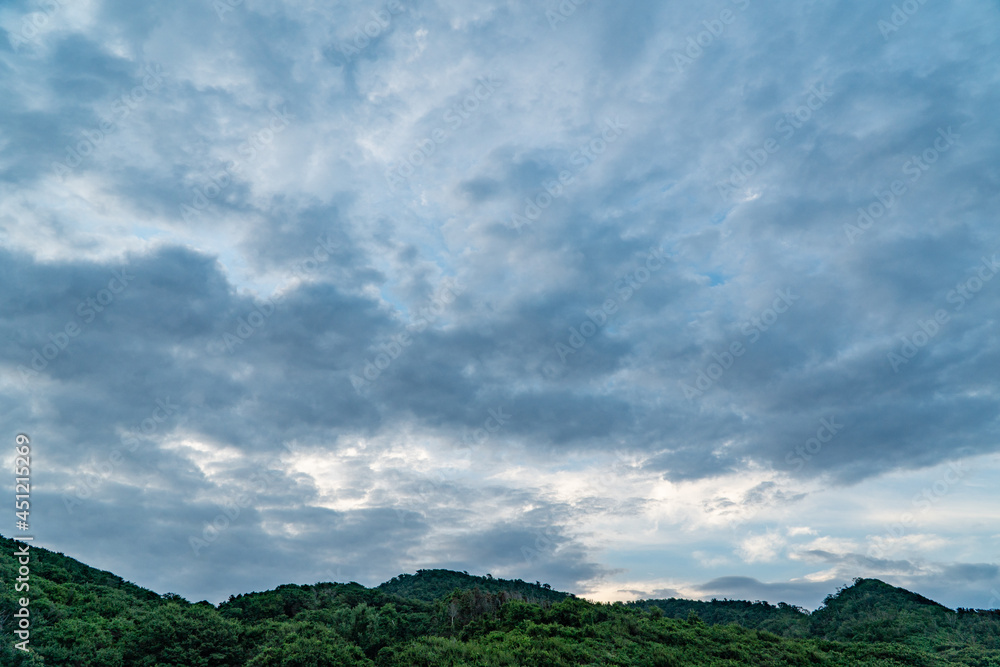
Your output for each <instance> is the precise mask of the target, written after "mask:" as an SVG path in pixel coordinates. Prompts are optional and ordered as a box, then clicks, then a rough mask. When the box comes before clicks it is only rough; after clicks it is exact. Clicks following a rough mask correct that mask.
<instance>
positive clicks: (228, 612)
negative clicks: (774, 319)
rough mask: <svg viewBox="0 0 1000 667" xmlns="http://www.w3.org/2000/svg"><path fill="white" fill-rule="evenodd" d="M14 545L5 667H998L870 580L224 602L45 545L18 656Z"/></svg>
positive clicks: (471, 588) (315, 595)
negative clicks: (821, 587)
mask: <svg viewBox="0 0 1000 667" xmlns="http://www.w3.org/2000/svg"><path fill="white" fill-rule="evenodd" d="M14 549H15V543H14V541H13V540H9V539H6V538H3V537H0V582H2V584H3V585H2V586H0V665H2V666H3V667H27V666H31V667H37V666H38V665H54V666H58V667H62V666H66V667H173V666H176V667H244V666H245V667H334V666H335V667H351V666H364V667H397V666H398V667H403V666H404V665H405V666H406V667H439V666H441V665H455V666H456V667H457V666H459V665H465V666H468V667H501V666H516V665H526V666H532V667H550V666H556V667H570V666H575V665H580V666H584V665H587V666H593V665H620V666H622V667H625V666H629V667H632V666H638V667H688V666H695V667H698V666H706V667H709V666H713V667H714V666H735V665H755V666H756V665H773V666H785V665H789V666H791V665H798V666H804V665H809V666H816V667H827V666H837V667H841V666H843V667H848V666H851V667H855V666H861V667H893V666H903V665H908V666H926V667H937V666H942V667H944V666H946V665H966V666H967V667H996V666H1000V645H998V644H1000V613H998V612H995V611H989V612H985V611H972V610H957V611H952V610H950V609H947V608H946V607H943V606H941V605H939V604H937V603H935V602H933V601H931V600H928V599H927V598H924V597H922V596H920V595H917V594H915V593H911V592H909V591H906V590H904V589H901V588H896V587H894V586H889V585H888V584H885V583H883V582H881V581H878V580H875V579H857V580H855V582H854V584H853V585H852V586H849V587H846V588H843V589H841V590H839V591H837V592H836V593H834V594H831V595H830V596H828V597H827V599H826V601H825V604H824V605H823V606H822V607H821V608H820V609H817V610H816V611H815V612H813V613H812V614H809V613H806V612H805V611H804V610H802V609H799V608H796V607H793V606H791V605H786V604H778V605H770V604H767V603H762V602H753V603H751V602H743V601H735V600H713V601H711V602H698V601H692V600H676V599H670V600H643V601H639V602H635V603H631V604H627V605H626V604H621V603H615V604H602V603H593V602H589V601H586V600H582V599H579V598H576V597H574V596H572V595H570V594H568V593H562V592H559V591H553V590H551V588H550V587H548V586H547V585H545V584H541V583H539V582H536V583H534V584H530V583H527V582H524V581H521V580H505V579H496V578H493V577H492V576H490V575H487V576H485V577H480V576H474V575H470V574H468V573H467V572H453V571H450V570H418V571H417V573H416V574H403V575H399V576H397V577H394V578H393V579H391V580H390V581H387V582H385V583H383V584H381V585H380V586H377V587H375V588H367V587H365V586H362V585H361V584H358V583H333V582H325V583H317V584H313V585H304V586H300V585H294V584H289V585H284V586H279V587H278V588H276V589H274V590H270V591H262V592H252V593H247V594H243V595H236V596H232V597H231V598H230V599H229V600H227V601H226V602H223V603H222V604H219V605H211V604H209V603H207V602H199V603H196V604H191V603H190V602H188V601H187V600H184V599H183V598H181V597H180V596H178V595H174V594H170V593H167V594H165V595H159V594H157V593H154V592H153V591H150V590H147V589H144V588H142V587H140V586H136V585H135V584H132V583H130V582H127V581H125V580H123V579H122V578H121V577H118V576H116V575H114V574H112V573H110V572H105V571H102V570H97V569H95V568H91V567H88V566H87V565H84V564H83V563H80V562H79V561H76V560H74V559H73V558H70V557H68V556H65V555H63V554H60V553H54V552H51V551H47V550H45V549H39V548H33V549H32V550H31V554H32V563H31V567H32V571H31V591H30V597H31V607H30V609H31V630H32V635H31V644H30V646H31V649H32V651H31V652H30V653H24V652H22V651H19V650H16V649H15V648H14V641H15V637H14V635H13V621H14V616H13V614H14V612H15V610H16V609H17V608H18V606H17V597H19V596H22V595H23V593H20V594H19V593H16V592H15V591H13V590H12V587H11V585H10V583H11V582H13V581H14V579H15V577H16V576H17V563H16V561H15V559H14V558H13V553H14Z"/></svg>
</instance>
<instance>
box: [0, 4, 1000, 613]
mask: <svg viewBox="0 0 1000 667" xmlns="http://www.w3.org/2000/svg"><path fill="white" fill-rule="evenodd" d="M0 30H2V31H3V33H4V34H3V35H0V90H2V91H3V99H4V103H3V104H2V105H0V302H2V303H0V335H2V340H3V344H2V346H0V423H2V424H3V432H4V434H3V437H4V438H6V439H7V441H8V443H9V444H10V447H8V448H5V449H4V450H0V451H3V453H2V455H0V458H2V459H3V463H4V466H5V467H6V468H7V469H11V468H12V467H13V465H14V451H13V444H14V440H15V436H16V435H17V434H18V433H23V434H26V435H27V436H28V437H29V438H30V440H31V451H32V458H31V482H32V491H31V502H32V506H31V509H32V515H31V525H30V530H31V535H33V536H34V537H35V540H36V542H35V543H36V544H37V545H39V546H43V547H46V548H49V549H52V550H55V551H59V552H63V553H65V554H67V555H70V556H72V557H74V558H77V559H79V560H81V561H83V562H85V563H88V564H90V565H92V566H95V567H99V568H101V569H106V570H110V571H113V572H115V573H116V574H118V575H121V576H123V577H125V578H126V579H128V580H131V581H134V582H136V583H138V584H140V585H142V586H145V587H148V588H151V589H153V590H156V591H158V592H160V593H166V592H174V593H178V594H180V595H183V596H185V597H187V598H188V599H190V600H192V601H194V600H201V599H207V600H209V601H211V602H219V601H222V600H225V599H227V598H228V597H229V596H230V595H233V594H239V593H244V592H249V591H253V590H266V589H269V588H273V587H275V586H277V585H279V584H282V583H300V584H306V583H314V582H317V581H357V582H360V583H362V584H365V585H368V586H372V585H376V584H378V583H380V582H382V581H386V580H388V579H390V578H391V577H393V576H395V575H397V574H400V573H404V572H414V571H416V570H417V569H425V568H449V569H454V570H465V571H468V572H470V573H472V574H482V575H485V574H486V573H490V574H492V575H493V576H495V577H505V578H521V579H524V580H526V581H531V582H534V581H541V582H544V583H549V584H551V585H552V587H553V588H556V589H559V590H565V591H570V592H574V593H576V594H578V595H580V596H583V597H587V598H590V599H594V600H633V599H638V598H648V597H671V596H681V597H688V598H700V599H709V598H712V597H720V598H721V597H729V598H740V599H750V600H768V601H771V602H778V601H786V602H789V603H792V604H798V605H802V606H804V607H807V608H810V609H812V608H815V607H817V606H818V605H820V604H821V603H822V601H823V599H824V597H825V596H826V595H827V594H829V593H833V592H834V591H835V590H836V589H837V588H838V587H840V586H843V585H846V584H849V583H850V582H851V581H852V579H854V578H855V577H876V578H879V579H882V580H884V581H887V582H889V583H891V584H894V585H899V586H903V587H906V588H909V589H910V590H914V591H917V592H919V593H921V594H923V595H925V596H927V597H930V598H932V599H935V600H938V601H940V602H942V603H944V604H946V605H949V606H952V607H956V606H963V607H975V608H987V607H990V608H992V607H1000V592H998V591H1000V565H998V563H1000V528H998V526H1000V486H998V485H997V484H996V479H997V474H998V473H1000V440H998V434H1000V422H998V417H997V415H998V411H997V407H998V397H1000V384H998V379H997V374H996V370H997V368H1000V337H998V333H997V317H998V313H1000V280H993V278H994V277H995V276H996V274H997V273H998V272H1000V263H998V260H1000V234H998V224H997V211H998V210H1000V206H998V204H1000V134H998V128H1000V120H998V116H997V109H998V108H1000V37H998V35H1000V7H998V5H997V4H996V3H995V2H993V1H991V0H966V1H965V2H961V3H943V2H921V1H918V0H907V1H906V2H896V3H893V2H889V1H887V0H879V1H875V2H872V1H869V0H865V1H863V2H862V1H861V0H850V1H847V2H838V3H825V2H815V1H810V0H806V1H804V2H798V3H778V5H775V4H774V3H764V2H760V1H759V0H711V1H710V2H705V3H702V2H675V3H661V2H647V1H640V0H621V1H619V2H614V3H602V2H597V1H596V0H589V1H588V0H562V1H561V2H557V1H556V0H539V1H538V2H529V1H526V0H492V1H485V0H484V1H478V0H462V1H459V0H398V2H397V1H396V0H391V1H388V2H386V1H382V0H378V1H369V0H362V1H358V2H351V3H342V2H336V3H332V2H312V1H309V0H284V1H276V0H268V1H264V0H171V1H170V2H167V1H165V0H155V1H151V2H144V3H140V4H136V3H132V2H125V1H124V0H49V1H47V2H36V1H34V0H30V1H29V0H25V1H9V2H4V3H3V5H2V6H0ZM11 484H13V482H11ZM0 532H3V533H4V534H7V535H13V534H22V533H20V532H19V531H17V530H15V528H14V517H10V519H9V523H7V524H5V527H2V528H0Z"/></svg>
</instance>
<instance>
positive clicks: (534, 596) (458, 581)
mask: <svg viewBox="0 0 1000 667" xmlns="http://www.w3.org/2000/svg"><path fill="white" fill-rule="evenodd" d="M473 588H478V589H479V590H481V591H484V592H488V593H496V594H499V593H501V592H506V593H508V594H512V595H514V596H515V597H518V599H521V600H525V601H528V602H559V601H560V600H564V599H566V598H567V597H571V595H570V594H569V593H561V592H559V591H554V590H552V588H551V587H550V586H549V585H548V584H541V583H538V582H535V583H534V584H529V583H527V582H525V581H521V580H520V579H494V578H493V575H489V574H488V575H486V576H485V577H477V576H475V575H471V574H469V573H468V572H454V571H452V570H417V573H416V574H401V575H399V576H397V577H393V578H392V579H390V580H389V581H387V582H385V583H384V584H380V585H379V586H378V590H380V591H383V592H385V593H391V594H393V595H399V596H401V597H409V598H416V599H418V600H427V601H433V600H438V599H440V598H443V597H445V596H446V595H448V594H449V593H451V592H452V591H454V590H455V589H469V590H471V589H473Z"/></svg>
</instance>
